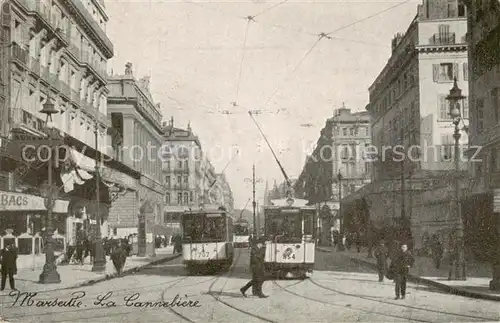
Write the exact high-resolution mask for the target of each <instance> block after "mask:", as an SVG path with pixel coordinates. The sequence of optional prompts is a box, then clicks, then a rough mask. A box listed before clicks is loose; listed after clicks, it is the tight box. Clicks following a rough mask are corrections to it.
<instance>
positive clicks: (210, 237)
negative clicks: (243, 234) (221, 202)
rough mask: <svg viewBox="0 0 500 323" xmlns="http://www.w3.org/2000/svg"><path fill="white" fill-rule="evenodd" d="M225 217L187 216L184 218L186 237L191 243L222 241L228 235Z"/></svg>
mask: <svg viewBox="0 0 500 323" xmlns="http://www.w3.org/2000/svg"><path fill="white" fill-rule="evenodd" d="M224 219H225V218H224V217H221V216H219V217H207V216H205V215H187V216H185V218H184V235H185V236H186V238H187V240H189V241H191V242H210V241H222V240H224V237H225V235H226V226H225V222H224Z"/></svg>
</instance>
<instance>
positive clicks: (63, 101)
mask: <svg viewBox="0 0 500 323" xmlns="http://www.w3.org/2000/svg"><path fill="white" fill-rule="evenodd" d="M1 10H2V18H1V20H2V25H1V26H2V27H1V28H2V34H1V36H0V37H1V41H2V44H3V45H2V49H1V54H0V58H1V61H2V66H3V67H4V68H2V70H1V80H2V81H1V83H2V86H0V92H1V93H0V114H1V116H0V132H1V135H2V140H1V145H2V149H0V151H1V153H0V154H1V155H2V159H1V166H0V168H1V170H2V171H3V174H4V176H2V178H1V179H0V182H2V188H1V189H2V190H3V191H2V192H1V194H2V199H4V198H8V199H10V198H12V197H19V196H22V197H23V199H24V200H26V205H24V206H23V207H19V206H16V205H13V206H12V207H9V206H8V205H2V208H1V213H2V215H1V216H2V217H4V216H5V217H8V218H3V219H2V221H0V222H1V223H2V224H1V225H0V231H2V232H1V233H3V231H4V230H5V229H6V228H7V227H8V228H9V229H13V232H14V234H15V235H17V234H21V233H27V232H31V233H35V232H37V231H39V230H40V229H41V228H42V227H44V226H45V225H46V222H45V220H46V219H47V218H46V214H47V211H46V208H45V207H44V203H43V197H41V195H42V194H43V192H42V190H41V189H40V188H41V187H42V184H43V182H45V181H47V176H48V167H47V163H46V162H43V161H41V160H40V158H38V159H37V158H35V159H31V158H30V159H29V160H28V159H27V158H25V157H26V156H20V155H19V153H20V149H19V148H20V147H21V146H22V144H23V142H24V143H26V141H25V140H26V139H28V140H33V139H36V138H45V137H46V136H47V134H46V131H45V130H46V116H45V115H44V114H42V113H40V110H41V109H42V107H43V104H44V103H46V102H49V103H53V104H54V105H55V108H56V109H57V110H58V112H59V113H57V114H54V115H52V119H53V123H52V125H51V126H53V127H54V128H55V129H57V130H58V136H59V138H58V139H60V140H62V141H63V142H64V144H66V145H67V146H69V147H71V149H67V150H66V154H65V156H64V157H65V158H67V159H68V160H71V161H72V162H71V163H70V164H64V165H63V164H59V163H55V164H53V165H54V166H55V167H53V171H54V172H53V173H54V176H53V183H52V184H57V185H58V186H61V187H63V186H64V189H62V188H61V189H59V190H57V193H58V197H59V199H58V200H57V201H56V203H55V205H54V210H53V213H54V214H55V216H54V217H55V218H54V221H52V226H53V228H54V229H56V230H57V232H59V233H66V234H67V235H69V234H72V233H71V232H73V231H74V227H75V226H73V225H72V224H73V222H72V221H69V218H72V219H74V218H75V215H76V217H80V219H79V221H80V222H82V221H83V220H82V219H81V214H86V215H88V217H89V218H88V219H87V220H89V221H87V222H85V223H93V222H94V221H90V220H95V216H96V213H97V212H95V211H96V210H97V209H96V208H95V207H93V205H94V202H95V199H96V193H95V192H96V190H95V189H96V181H95V180H94V179H91V178H92V177H94V172H95V170H96V169H95V160H96V159H98V157H99V156H101V157H102V158H103V160H104V162H103V163H102V165H101V173H102V174H101V176H100V178H101V183H99V187H100V196H99V200H100V203H101V204H100V205H101V211H100V214H101V215H102V216H103V220H104V221H103V223H101V224H102V226H101V231H102V233H103V235H106V234H107V228H106V218H107V213H108V212H107V209H108V207H109V204H110V203H111V200H112V199H114V195H113V194H110V191H109V190H108V185H104V183H102V182H103V181H104V182H106V183H107V184H116V185H117V186H120V189H125V190H126V189H127V188H130V187H129V185H133V184H132V183H133V182H134V179H135V178H136V177H137V172H135V171H134V170H133V169H131V168H130V167H127V166H125V165H123V164H122V163H120V161H118V160H116V159H114V158H113V156H107V155H106V153H107V149H106V147H107V146H108V142H109V140H110V139H111V136H110V135H108V131H110V133H112V131H111V127H110V125H109V123H108V120H107V99H106V97H107V95H108V88H107V73H106V63H107V60H108V59H110V58H111V57H112V56H113V45H112V43H111V41H110V40H109V38H108V37H107V35H106V32H105V26H106V23H107V20H108V17H107V15H106V12H105V10H104V6H103V4H102V2H101V1H97V0H91V1H85V2H83V1H78V0H70V1H58V0H43V1H39V0H21V1H4V2H3V3H2V7H1ZM114 138H116V136H114ZM45 143H46V142H45ZM67 166H70V167H69V168H68V167H67ZM68 169H69V170H72V173H68V172H67V171H68ZM76 173H78V174H79V175H75V174H76ZM71 174H72V175H71ZM73 175H75V176H76V177H74V176H73ZM81 176H83V178H84V179H83V178H82V177H81ZM94 178H95V177H94ZM27 218H29V219H30V221H27ZM68 221H69V222H71V225H67V224H68ZM28 222H31V223H32V225H33V227H32V228H31V229H30V228H29V226H30V225H28V224H27V223H28ZM68 228H69V229H68ZM94 228H96V227H95V226H93V228H92V229H94ZM70 231H71V232H70ZM90 233H96V232H95V231H94V232H90ZM67 238H68V237H67ZM22 249H24V248H23V247H22V246H20V251H21V250H22Z"/></svg>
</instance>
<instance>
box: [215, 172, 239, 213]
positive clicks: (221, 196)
mask: <svg viewBox="0 0 500 323" xmlns="http://www.w3.org/2000/svg"><path fill="white" fill-rule="evenodd" d="M216 177H217V181H216V182H215V184H214V188H213V190H214V193H215V201H218V203H219V204H221V205H222V206H223V207H224V208H225V209H226V211H227V212H229V213H231V214H233V212H234V198H233V191H232V190H231V186H230V185H229V183H228V182H227V179H226V175H225V174H222V173H219V174H216ZM233 215H234V214H233Z"/></svg>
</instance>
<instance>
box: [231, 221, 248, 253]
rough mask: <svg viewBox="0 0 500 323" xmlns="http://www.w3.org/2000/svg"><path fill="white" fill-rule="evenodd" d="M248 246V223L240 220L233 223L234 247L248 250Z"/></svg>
mask: <svg viewBox="0 0 500 323" xmlns="http://www.w3.org/2000/svg"><path fill="white" fill-rule="evenodd" d="M249 246H250V230H249V226H248V221H246V220H244V219H240V220H238V221H236V222H235V223H234V247H235V248H248V247H249Z"/></svg>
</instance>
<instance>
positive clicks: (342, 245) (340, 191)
mask: <svg viewBox="0 0 500 323" xmlns="http://www.w3.org/2000/svg"><path fill="white" fill-rule="evenodd" d="M342 178H343V177H342V173H341V172H340V169H339V171H338V173H337V183H338V184H339V221H340V238H339V239H340V241H339V243H338V250H339V251H344V250H345V248H344V242H343V240H344V239H343V238H344V218H343V215H342Z"/></svg>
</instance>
